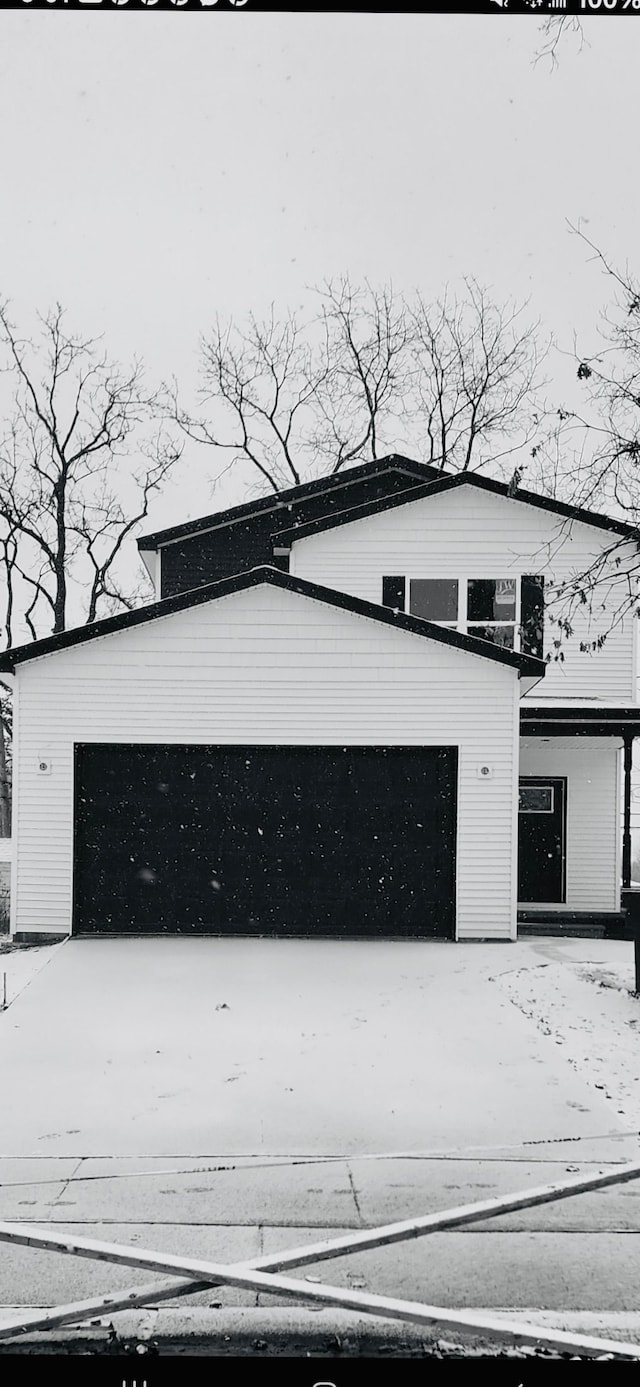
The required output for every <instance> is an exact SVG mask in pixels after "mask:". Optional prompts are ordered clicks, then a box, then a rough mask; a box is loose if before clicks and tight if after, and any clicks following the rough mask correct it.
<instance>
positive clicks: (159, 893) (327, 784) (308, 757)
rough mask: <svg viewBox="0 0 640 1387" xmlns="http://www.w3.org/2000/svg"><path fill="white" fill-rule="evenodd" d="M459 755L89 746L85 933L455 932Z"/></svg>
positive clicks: (84, 772)
mask: <svg viewBox="0 0 640 1387" xmlns="http://www.w3.org/2000/svg"><path fill="white" fill-rule="evenodd" d="M456 761H457V753H456V750H455V749H453V748H434V747H428V748H423V747H393V748H381V747H253V746H249V747H247V746H197V747H196V746H121V745H119V746H101V745H100V746H97V745H90V746H89V745H85V746H79V747H77V748H76V824H75V859H74V860H75V880H74V932H75V933H83V934H84V933H93V932H97V933H101V934H103V933H116V934H126V933H131V934H146V933H150V934H155V933H163V934H164V933H189V934H198V933H199V934H209V933H211V934H257V935H332V936H344V937H347V936H354V935H367V936H380V937H382V936H388V937H389V936H397V935H407V936H418V937H422V936H427V937H435V938H453V937H454V931H455V914H454V895H455V890H454V881H455V862H454V858H455V822H456Z"/></svg>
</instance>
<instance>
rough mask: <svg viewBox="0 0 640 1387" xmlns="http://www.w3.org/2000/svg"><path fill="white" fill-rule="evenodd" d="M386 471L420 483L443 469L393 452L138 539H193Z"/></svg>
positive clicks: (157, 544)
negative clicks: (204, 533) (401, 474)
mask: <svg viewBox="0 0 640 1387" xmlns="http://www.w3.org/2000/svg"><path fill="white" fill-rule="evenodd" d="M385 472H395V473H399V472H400V473H406V475H407V477H408V478H411V479H413V480H414V481H417V482H425V481H433V480H434V479H435V478H437V477H439V476H441V468H439V467H431V466H429V465H428V464H427V463H424V462H415V461H414V460H413V459H412V458H405V457H402V455H401V454H400V453H390V454H389V455H388V457H384V458H377V459H376V460H375V461H373V462H364V463H361V464H360V465H359V466H357V467H349V468H345V470H344V472H333V473H330V474H329V475H328V476H325V477H317V478H316V479H315V481H312V482H303V483H302V484H301V485H300V486H293V487H289V488H288V489H287V490H286V491H278V492H274V493H273V495H271V496H262V497H259V498H258V499H257V500H255V501H246V502H244V503H243V504H242V505H240V506H231V507H230V509H228V510H222V511H214V512H213V514H211V515H204V516H201V517H200V518H199V519H198V520H187V521H185V522H184V524H182V525H172V526H170V527H169V528H168V529H166V530H156V531H155V532H154V533H153V534H149V535H142V536H141V538H140V539H139V540H138V548H139V549H146V550H148V549H158V548H161V547H162V545H164V544H173V543H175V542H176V541H177V540H180V539H190V538H191V537H192V536H194V535H198V534H201V533H202V532H203V531H204V530H212V529H220V528H222V527H223V526H225V525H234V524H236V522H237V521H240V520H248V519H249V518H250V517H251V516H253V515H260V514H262V513H263V512H265V511H270V510H273V511H279V510H286V509H287V508H288V507H289V506H291V505H292V504H294V503H295V502H297V501H304V500H306V499H307V498H311V497H314V496H322V495H323V494H325V493H331V494H333V493H335V492H336V491H339V490H340V488H343V489H344V488H346V487H348V486H352V485H354V483H356V482H359V481H363V480H366V479H367V478H368V477H375V476H379V475H383V474H384V473H385Z"/></svg>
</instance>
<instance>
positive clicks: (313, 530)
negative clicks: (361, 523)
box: [272, 472, 640, 545]
mask: <svg viewBox="0 0 640 1387" xmlns="http://www.w3.org/2000/svg"><path fill="white" fill-rule="evenodd" d="M462 486H475V487H477V488H478V489H479V490H481V491H487V492H490V493H492V494H493V495H494V496H506V497H507V498H508V499H509V500H513V501H521V502H523V503H524V504H525V505H527V506H535V507H537V508H538V509H539V510H546V511H551V512H552V513H553V514H555V515H560V516H563V517H564V518H565V519H567V520H578V521H580V522H581V523H582V524H584V525H592V526H594V527H595V529H598V530H610V531H612V532H613V533H614V534H619V535H622V536H624V537H625V538H626V539H632V540H635V541H636V543H639V544H640V529H639V528H638V526H637V525H630V524H628V523H627V522H626V521H624V520H614V519H613V518H612V517H610V516H608V515H599V514H598V512H597V511H590V510H585V509H584V507H582V506H569V505H567V504H566V503H565V502H564V501H555V500H553V499H552V498H551V497H549V496H538V495H537V494H536V492H535V491H524V490H521V489H520V488H519V487H518V489H517V490H516V491H513V492H512V491H510V489H509V487H508V485H507V484H506V483H505V482H496V481H494V480H493V478H491V477H480V476H478V473H477V472H455V473H453V474H451V475H447V476H443V475H442V473H441V474H440V475H439V476H438V478H436V479H435V480H431V481H427V482H426V483H422V484H418V485H417V486H413V487H410V488H408V489H407V490H406V491H401V492H396V493H395V495H393V496H382V497H380V498H379V499H378V500H376V501H365V502H364V504H362V505H360V506H354V507H353V508H352V509H351V510H344V511H337V512H335V513H334V514H333V515H326V516H320V517H319V518H318V519H317V520H308V521H306V522H303V523H302V524H300V525H295V524H293V525H289V526H287V528H286V529H282V530H277V531H274V533H273V535H272V539H273V540H274V543H276V544H282V545H288V544H292V543H293V542H294V541H295V540H297V539H306V538H307V537H308V536H309V535H315V534H319V533H321V532H322V531H323V530H332V529H335V527H336V526H337V525H350V524H352V523H353V521H355V520H364V519H365V518H366V517H367V516H370V515H377V514H378V512H381V511H386V510H392V509H394V508H395V507H396V506H405V505H408V503H409V502H410V501H420V500H422V499H423V498H424V497H430V496H439V495H440V494H441V493H442V492H447V491H455V490H457V489H458V488H459V487H462Z"/></svg>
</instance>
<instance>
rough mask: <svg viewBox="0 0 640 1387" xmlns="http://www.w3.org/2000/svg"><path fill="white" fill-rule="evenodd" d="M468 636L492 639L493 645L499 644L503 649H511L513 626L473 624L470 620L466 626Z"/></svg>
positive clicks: (483, 639)
mask: <svg viewBox="0 0 640 1387" xmlns="http://www.w3.org/2000/svg"><path fill="white" fill-rule="evenodd" d="M467 632H468V634H469V635H470V636H477V637H478V640H481V641H492V642H493V644H494V645H499V646H501V647H502V649H503V650H513V638H514V633H515V627H513V626H473V625H472V624H471V622H469V625H468V627H467Z"/></svg>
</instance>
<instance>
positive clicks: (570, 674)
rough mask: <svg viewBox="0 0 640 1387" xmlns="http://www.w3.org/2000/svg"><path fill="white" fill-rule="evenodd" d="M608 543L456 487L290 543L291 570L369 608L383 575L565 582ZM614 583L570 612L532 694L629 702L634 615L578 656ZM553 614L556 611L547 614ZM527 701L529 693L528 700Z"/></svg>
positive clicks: (620, 582)
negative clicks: (565, 631)
mask: <svg viewBox="0 0 640 1387" xmlns="http://www.w3.org/2000/svg"><path fill="white" fill-rule="evenodd" d="M615 542H616V536H615V535H613V534H611V533H610V532H608V531H602V530H596V529H593V528H591V527H590V526H587V525H584V524H579V523H575V522H568V521H566V520H563V519H562V518H561V517H556V516H554V515H552V514H551V513H550V512H549V511H544V510H538V509H536V508H535V507H533V506H527V505H525V504H524V503H523V502H521V501H518V500H516V499H508V498H506V497H502V496H493V495H490V494H488V493H485V492H482V491H478V490H476V489H474V488H471V487H469V488H464V487H463V488H460V489H459V490H457V491H452V492H449V493H442V494H441V495H439V496H433V497H431V498H430V499H423V500H421V501H414V502H412V503H411V504H409V505H406V506H399V507H398V508H397V509H396V510H389V511H385V512H382V513H381V514H379V515H376V516H370V517H368V518H366V519H363V520H358V521H355V522H354V523H353V524H350V525H342V526H339V527H337V528H336V529H334V530H327V531H325V532H324V533H323V534H318V535H311V536H309V537H308V538H307V539H302V540H298V541H297V542H296V543H295V544H294V546H293V549H292V557H291V572H292V573H295V575H296V576H297V577H300V578H307V579H309V580H310V581H312V582H316V583H321V584H325V585H326V586H327V587H335V588H338V589H339V590H340V591H341V592H348V593H351V594H352V595H353V596H355V597H362V598H366V599H367V600H368V601H371V602H380V601H381V600H382V575H383V574H404V575H405V576H406V577H407V578H437V577H445V578H446V577H453V578H463V577H478V578H499V577H504V578H509V577H514V576H520V575H521V574H523V573H543V574H544V575H545V577H546V579H547V582H548V583H551V582H552V581H553V582H555V583H564V582H567V581H568V580H570V579H571V578H573V577H574V576H576V575H579V574H581V573H584V572H585V570H586V569H587V568H588V567H589V565H590V564H591V563H592V562H593V561H594V560H595V559H597V558H598V557H599V556H601V555H602V553H603V551H604V550H607V549H608V548H609V547H610V546H611V544H612V543H615ZM617 553H618V554H619V555H620V556H621V557H624V563H623V564H622V568H624V566H625V565H626V564H627V562H628V560H629V559H630V558H631V559H632V560H633V556H634V555H636V550H635V546H631V545H629V546H625V549H624V550H622V549H618V550H617ZM610 572H611V577H612V583H613V586H612V587H611V588H610V589H608V590H606V589H605V588H604V587H603V586H601V587H599V588H598V592H597V597H596V601H595V604H594V611H593V612H590V611H589V610H588V608H586V607H580V608H579V610H577V611H576V612H575V613H574V614H573V624H574V631H575V634H574V636H573V637H571V638H570V639H568V640H566V641H563V644H562V647H561V649H562V653H563V654H564V660H563V661H561V662H560V661H554V660H552V661H551V663H550V664H549V667H548V670H547V674H546V677H545V680H544V684H543V685H539V686H538V692H544V696H545V698H546V697H554V696H555V697H558V698H571V697H576V696H578V695H579V694H584V693H589V694H591V695H593V696H594V697H601V698H609V699H620V700H621V701H623V702H624V701H627V700H629V699H632V700H635V697H636V678H635V634H634V623H633V620H632V618H628V619H627V621H626V622H625V623H624V624H623V625H622V626H621V627H618V628H617V629H615V630H613V631H610V633H609V634H608V635H607V640H606V644H605V645H604V647H603V648H602V649H601V650H599V651H597V652H595V653H594V654H584V653H582V652H581V651H580V649H579V645H580V642H581V641H585V642H588V641H592V640H595V639H597V637H598V635H599V634H601V633H603V632H604V631H607V630H608V629H609V627H610V624H611V618H612V614H613V612H615V609H616V606H618V605H620V604H621V603H622V602H623V601H624V598H625V595H626V591H627V579H626V578H625V577H624V576H623V574H622V572H621V571H620V569H616V567H615V565H614V564H612V565H611V568H610ZM551 610H552V612H553V611H555V613H556V614H557V615H560V614H561V608H560V607H559V606H556V607H555V608H554V607H552V608H551ZM545 628H546V629H545V655H546V654H548V653H550V654H551V655H552V656H553V655H554V654H555V653H556V652H555V650H554V648H553V645H552V641H553V639H557V630H554V629H553V628H552V626H551V625H550V623H549V622H548V621H547V622H546V623H545ZM534 696H535V695H534Z"/></svg>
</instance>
